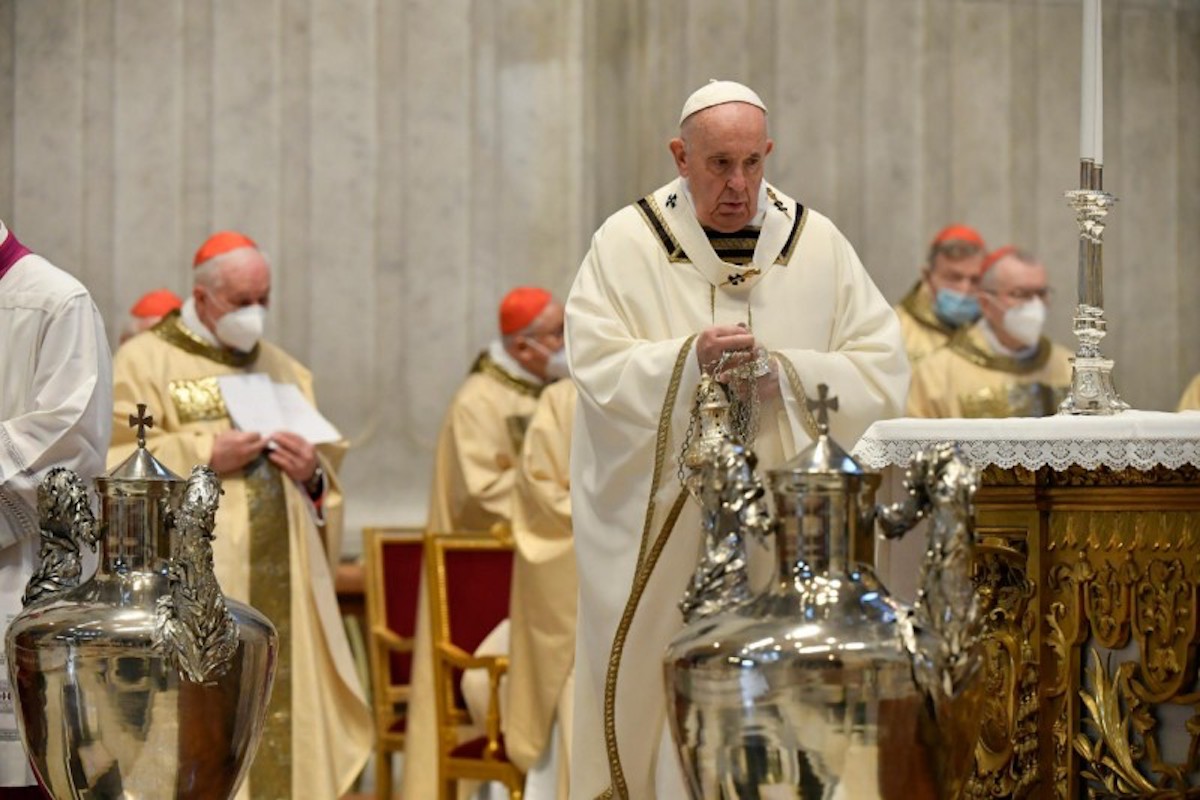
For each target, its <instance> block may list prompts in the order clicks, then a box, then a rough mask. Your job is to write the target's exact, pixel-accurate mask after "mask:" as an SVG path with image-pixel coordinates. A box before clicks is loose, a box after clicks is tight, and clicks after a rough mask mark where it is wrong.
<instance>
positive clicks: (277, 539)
mask: <svg viewBox="0 0 1200 800" xmlns="http://www.w3.org/2000/svg"><path fill="white" fill-rule="evenodd" d="M193 263H194V270H193V284H194V285H193V290H192V295H191V297H189V298H188V299H187V301H186V302H185V303H184V304H183V308H181V309H180V310H179V311H176V312H172V313H170V314H169V315H168V316H166V317H165V318H164V319H163V320H162V321H161V322H160V323H159V324H158V325H156V326H154V327H153V328H151V329H150V330H148V331H146V332H144V333H140V334H138V335H136V336H134V337H133V338H132V339H130V340H129V341H128V342H126V343H125V344H124V345H122V346H121V347H120V349H119V350H118V351H117V355H116V357H115V358H114V359H113V374H114V377H113V398H114V405H115V409H114V414H115V417H114V418H115V419H116V420H117V421H118V422H120V423H124V422H125V420H127V419H128V418H129V415H130V414H132V413H133V412H134V411H135V409H136V404H137V403H145V404H146V405H147V406H148V407H149V410H150V413H151V414H152V415H153V417H154V425H153V427H151V428H149V429H148V430H147V431H146V447H147V449H148V450H150V451H151V452H152V453H153V454H154V456H155V457H156V458H158V459H159V460H160V461H161V462H162V463H163V464H165V465H166V466H167V467H169V468H170V469H171V470H173V471H175V472H176V473H178V474H181V475H186V474H187V473H188V472H189V471H190V470H191V468H192V466H193V465H195V464H208V465H209V466H211V467H212V468H213V469H214V470H215V471H216V472H217V474H218V475H219V476H220V478H221V487H222V489H223V490H224V492H223V495H222V497H221V501H220V506H219V508H218V511H217V520H216V540H215V541H214V542H213V557H214V566H215V569H216V574H217V579H218V581H219V582H220V584H221V588H222V589H223V590H224V591H225V594H226V595H228V596H230V597H233V598H235V599H237V600H241V601H243V602H248V603H250V604H251V605H252V606H254V607H255V608H257V609H258V610H259V611H261V612H263V613H264V614H266V615H267V616H268V617H269V618H270V620H271V622H272V623H274V625H275V627H276V629H277V630H278V632H279V640H280V641H279V643H280V652H279V664H278V666H277V669H276V673H275V686H274V689H273V691H272V693H271V701H270V707H269V709H268V714H267V721H266V723H265V726H264V730H263V738H262V743H261V744H260V746H259V749H258V753H257V755H256V757H255V760H254V764H253V766H252V767H251V769H250V775H249V779H248V781H247V783H244V784H242V789H241V791H240V792H239V795H238V797H239V798H253V799H254V800H257V798H271V799H272V800H275V799H276V798H278V799H279V800H283V798H291V797H339V796H341V795H342V794H343V793H344V792H345V791H346V790H347V789H348V788H349V786H350V784H351V783H352V782H353V780H354V778H355V777H356V776H357V775H358V773H359V771H361V769H362V767H363V764H364V762H365V761H366V759H367V756H368V754H369V752H370V749H371V717H370V712H369V710H368V707H367V704H366V701H365V700H364V696H363V692H362V687H361V686H360V684H359V680H358V676H357V673H356V672H355V668H354V661H353V659H352V657H351V654H350V648H349V645H348V643H347V641H346V633H345V629H344V628H343V627H342V624H341V615H340V614H339V613H338V610H337V600H336V596H335V594H334V587H333V578H332V566H331V564H332V563H334V562H336V558H337V555H338V552H339V549H340V546H341V507H342V497H341V487H340V484H339V482H338V478H337V467H338V465H339V464H340V463H341V459H342V456H343V455H344V453H345V449H346V445H345V442H344V441H339V442H334V443H330V444H321V445H313V444H312V443H311V442H310V441H309V440H307V439H306V438H304V437H303V436H301V435H299V434H297V433H294V432H291V431H287V430H283V431H274V432H267V434H266V435H264V434H263V433H262V432H255V431H249V430H237V429H235V427H234V424H233V421H232V419H231V416H230V407H229V404H228V403H227V398H226V397H225V395H224V394H223V392H222V381H226V380H228V379H229V377H230V376H264V377H262V378H261V382H263V383H265V385H266V386H268V387H269V386H272V385H273V384H275V383H277V384H283V385H285V386H287V385H289V384H290V385H291V386H294V387H296V389H298V390H299V392H300V393H302V394H303V396H304V397H305V398H306V399H307V401H308V403H310V404H311V403H313V391H312V375H311V374H310V373H309V371H308V370H307V369H305V368H304V366H303V365H301V364H300V363H299V362H298V361H296V360H295V359H294V358H292V357H291V356H289V355H288V354H287V353H285V352H284V351H283V350H281V349H279V348H278V347H276V346H274V345H272V344H271V343H270V342H267V341H263V340H262V333H263V325H264V320H265V316H266V305H267V303H268V301H269V298H270V291H271V268H270V264H269V263H268V261H267V258H266V256H265V254H264V253H262V252H261V251H260V250H259V249H258V246H257V245H256V244H255V243H254V242H253V241H252V240H251V239H250V238H248V237H246V236H244V235H242V234H240V233H235V232H232V231H225V232H221V233H217V234H214V235H213V236H211V237H210V238H209V239H208V240H207V241H206V242H205V243H204V244H203V245H202V246H201V247H200V249H199V250H198V251H197V252H196V256H195V259H194V262H193ZM267 379H269V380H267ZM230 399H232V398H230ZM113 429H114V435H113V443H112V447H111V449H110V450H109V454H108V461H109V464H110V465H113V464H117V463H120V462H121V461H122V460H124V459H125V458H126V457H127V456H128V455H129V453H130V452H131V451H132V450H133V448H134V447H136V441H135V433H134V431H133V430H132V429H131V428H129V427H128V426H127V425H125V424H115V425H113Z"/></svg>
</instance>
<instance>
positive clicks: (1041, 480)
mask: <svg viewBox="0 0 1200 800" xmlns="http://www.w3.org/2000/svg"><path fill="white" fill-rule="evenodd" d="M980 479H981V481H982V483H981V485H982V486H983V487H992V486H1042V487H1045V488H1082V487H1089V486H1090V487H1109V488H1120V489H1129V488H1130V487H1134V486H1176V487H1177V486H1195V485H1196V484H1198V483H1200V468H1197V467H1194V466H1192V465H1190V464H1185V465H1184V466H1181V467H1179V468H1177V469H1171V468H1168V467H1164V466H1161V465H1160V466H1156V467H1154V468H1152V469H1147V470H1141V469H1135V468H1133V467H1128V468H1125V469H1110V468H1109V467H1097V468H1096V469H1085V468H1084V467H1081V466H1078V465H1072V466H1070V467H1067V468H1066V469H1064V470H1055V469H1051V468H1050V467H1042V468H1040V469H1037V470H1031V469H1029V468H1027V467H1022V466H1015V467H1011V468H1007V469H1006V468H1004V467H998V466H996V465H995V464H992V465H990V466H987V467H984V469H983V470H982V472H981V473H980Z"/></svg>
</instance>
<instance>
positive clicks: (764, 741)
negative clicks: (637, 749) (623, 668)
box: [664, 386, 983, 800]
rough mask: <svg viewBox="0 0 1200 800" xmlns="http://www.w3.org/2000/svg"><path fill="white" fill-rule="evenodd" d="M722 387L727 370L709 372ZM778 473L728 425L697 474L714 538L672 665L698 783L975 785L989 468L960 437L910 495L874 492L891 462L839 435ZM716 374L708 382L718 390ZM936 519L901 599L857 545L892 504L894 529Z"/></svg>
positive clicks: (785, 791) (697, 787) (707, 786)
mask: <svg viewBox="0 0 1200 800" xmlns="http://www.w3.org/2000/svg"><path fill="white" fill-rule="evenodd" d="M709 388H711V387H709ZM820 389H821V398H822V400H821V401H820V402H817V403H813V404H811V407H812V408H813V409H814V410H817V411H818V420H819V430H820V435H819V437H818V438H817V440H816V441H815V443H814V444H813V445H812V446H811V447H809V448H808V449H807V450H805V451H804V452H802V453H801V454H800V455H799V456H797V457H796V458H795V459H793V460H792V461H789V462H788V463H787V464H786V465H784V466H783V467H782V468H780V469H778V470H774V471H772V472H770V473H769V475H768V481H769V484H770V489H771V492H772V494H773V497H774V511H773V512H772V509H771V507H770V506H769V505H768V503H767V498H766V497H765V491H764V488H763V486H762V483H761V481H760V479H759V477H758V475H757V474H756V473H755V470H754V457H753V455H752V454H751V453H750V452H749V451H748V450H746V449H745V448H744V447H742V446H740V445H738V444H735V443H734V442H733V441H732V440H726V441H725V442H723V443H722V444H721V445H720V446H719V447H714V446H713V445H712V444H711V441H712V438H711V436H710V437H709V438H708V442H709V443H708V444H707V445H706V446H705V447H703V448H699V449H700V450H702V451H703V452H705V453H707V455H708V457H707V460H706V463H705V464H704V466H703V467H701V468H700V472H699V474H698V475H696V474H693V476H692V478H693V480H692V481H690V488H691V489H692V492H693V494H694V495H695V496H696V497H697V499H698V500H699V501H700V504H701V506H702V509H703V510H702V524H703V527H704V534H705V537H704V538H705V542H706V546H705V551H704V552H703V553H702V554H701V559H700V563H699V565H698V567H697V569H696V574H695V577H694V578H693V580H692V582H691V585H690V586H689V589H688V593H687V595H686V596H685V598H684V600H683V602H682V603H681V608H682V609H683V610H684V614H685V621H686V623H687V624H686V626H685V628H684V629H683V630H682V631H681V632H680V633H679V634H678V636H677V637H676V638H675V639H674V640H673V641H672V643H671V645H670V647H669V648H668V650H667V653H666V656H665V661H664V671H665V678H666V683H667V697H668V703H670V704H671V708H670V711H669V713H668V717H669V718H670V723H671V729H672V734H673V736H674V739H675V743H676V748H677V751H678V754H679V757H680V761H681V764H682V766H683V770H684V773H685V775H686V779H687V782H688V784H689V789H690V793H691V796H692V797H693V798H696V800H700V799H701V798H703V799H704V800H713V799H714V798H739V799H741V798H763V800H774V799H775V798H813V799H814V800H816V799H817V798H820V799H821V800H834V798H837V799H838V800H843V799H844V800H874V799H875V798H886V799H887V800H891V799H892V798H895V799H896V800H901V799H903V800H909V798H953V797H957V796H959V793H960V792H961V789H962V786H963V783H964V782H965V780H966V778H967V776H968V774H969V771H970V766H971V756H972V752H973V749H974V744H975V741H976V738H977V735H978V724H979V719H980V713H979V711H980V708H981V701H982V695H983V687H982V686H981V685H979V681H978V680H977V678H978V673H979V668H978V667H979V664H978V647H977V646H976V645H977V642H978V638H979V634H980V628H981V619H980V614H979V611H978V608H977V606H976V603H975V593H974V587H973V585H972V581H971V559H972V552H973V539H974V531H973V525H972V505H971V503H972V497H973V493H974V490H975V485H976V476H975V473H974V471H973V470H972V469H971V468H970V467H969V466H967V465H966V464H965V463H964V462H963V460H962V459H961V458H960V457H959V456H958V454H957V452H956V451H955V449H954V448H952V447H950V446H943V447H938V448H935V449H933V450H931V451H929V452H927V453H923V454H921V455H919V456H918V457H917V458H916V459H915V460H914V463H913V464H912V465H911V467H910V469H909V472H908V476H907V481H906V486H907V489H908V496H907V498H906V499H905V500H904V502H902V503H898V504H896V505H895V506H892V507H888V508H879V509H876V508H875V507H874V494H875V489H876V487H877V486H878V483H879V476H878V475H875V474H871V473H867V472H864V471H863V470H862V469H861V468H860V467H859V465H858V464H857V463H856V462H855V461H854V460H853V459H852V458H851V457H850V456H849V455H847V454H846V453H845V452H844V451H843V450H842V449H841V448H840V447H838V445H837V444H836V443H835V442H834V441H833V440H832V439H830V438H829V435H828V420H827V410H828V408H836V400H835V399H831V400H825V395H826V392H827V389H826V387H824V386H822V387H820ZM702 391H704V389H702ZM926 517H928V518H929V520H930V528H931V532H930V542H929V548H928V552H927V555H926V561H925V564H924V567H923V571H922V576H921V583H920V591H919V594H918V597H917V600H916V602H915V603H914V605H913V606H912V607H911V608H910V607H907V606H905V605H902V604H901V603H899V602H897V601H895V600H893V599H892V598H890V597H889V596H888V592H887V589H885V588H884V587H883V586H882V585H881V584H880V582H879V581H878V579H877V578H876V577H875V575H874V573H873V572H872V571H871V569H870V567H869V566H867V565H866V564H862V563H858V562H856V561H855V560H854V557H853V548H852V544H851V543H852V542H855V541H861V540H862V538H863V537H862V534H863V533H865V532H869V531H870V530H871V529H872V528H873V526H874V524H875V522H876V519H878V521H879V522H881V523H882V524H883V526H884V528H885V532H886V534H887V535H889V536H899V535H902V534H903V533H904V532H905V531H907V530H908V529H910V528H911V527H913V526H914V525H915V524H916V522H917V521H919V520H920V519H922V518H926ZM771 533H773V534H774V536H775V542H776V545H775V547H776V553H777V557H778V573H777V577H776V579H775V580H774V582H773V583H772V584H771V585H769V586H768V587H767V588H766V589H765V590H764V591H762V592H759V593H757V594H756V593H754V592H751V591H750V590H749V588H748V583H747V576H746V571H745V558H744V553H743V552H742V551H743V550H744V547H745V543H746V539H747V538H752V539H756V538H763V537H766V536H767V535H769V534H771Z"/></svg>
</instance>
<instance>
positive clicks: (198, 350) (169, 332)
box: [150, 311, 258, 367]
mask: <svg viewBox="0 0 1200 800" xmlns="http://www.w3.org/2000/svg"><path fill="white" fill-rule="evenodd" d="M150 330H151V331H152V332H153V333H154V335H155V336H157V337H158V338H160V339H162V340H163V341H165V342H167V343H168V344H172V345H174V346H176V347H178V348H179V349H180V350H184V351H186V352H188V353H191V354H192V355H197V356H202V357H204V358H207V359H208V360H209V361H216V362H217V363H218V364H225V365H226V366H230V367H248V366H250V365H251V364H253V363H254V361H255V359H257V358H258V345H257V344H256V345H254V348H253V349H252V350H250V352H248V353H242V352H239V351H237V350H230V349H229V348H228V347H217V346H215V345H212V344H209V343H208V342H206V341H204V340H203V339H201V338H200V337H199V336H197V335H196V334H194V333H192V332H191V331H190V330H188V328H187V326H186V325H184V324H183V320H182V319H181V318H180V316H179V312H178V311H172V312H170V313H169V314H167V315H166V316H165V317H163V318H162V320H160V321H159V323H158V324H157V325H155V326H154V327H153V328H151V329H150Z"/></svg>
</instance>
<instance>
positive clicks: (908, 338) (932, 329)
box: [896, 280, 954, 368]
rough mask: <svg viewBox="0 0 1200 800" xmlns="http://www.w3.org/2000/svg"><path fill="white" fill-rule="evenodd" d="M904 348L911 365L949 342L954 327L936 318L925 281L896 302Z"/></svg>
mask: <svg viewBox="0 0 1200 800" xmlns="http://www.w3.org/2000/svg"><path fill="white" fill-rule="evenodd" d="M896 316H897V317H898V318H899V319H900V333H901V334H902V335H903V336H904V350H905V352H907V353H908V361H909V363H910V364H911V365H912V366H913V367H914V368H915V367H916V365H917V363H918V362H919V361H920V360H921V359H923V358H924V357H925V356H927V355H929V354H930V353H932V352H933V351H934V350H937V349H938V348H939V347H941V346H942V345H944V344H946V342H948V341H950V337H951V335H953V333H954V328H953V327H951V326H949V325H947V324H946V323H944V322H942V321H941V320H940V319H938V316H937V314H935V313H934V311H933V290H932V289H930V288H929V283H928V282H927V281H925V280H919V281H917V283H916V284H915V285H914V286H913V287H912V288H911V289H909V290H908V294H906V295H904V299H902V300H901V301H900V302H899V303H898V304H897V305H896Z"/></svg>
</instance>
